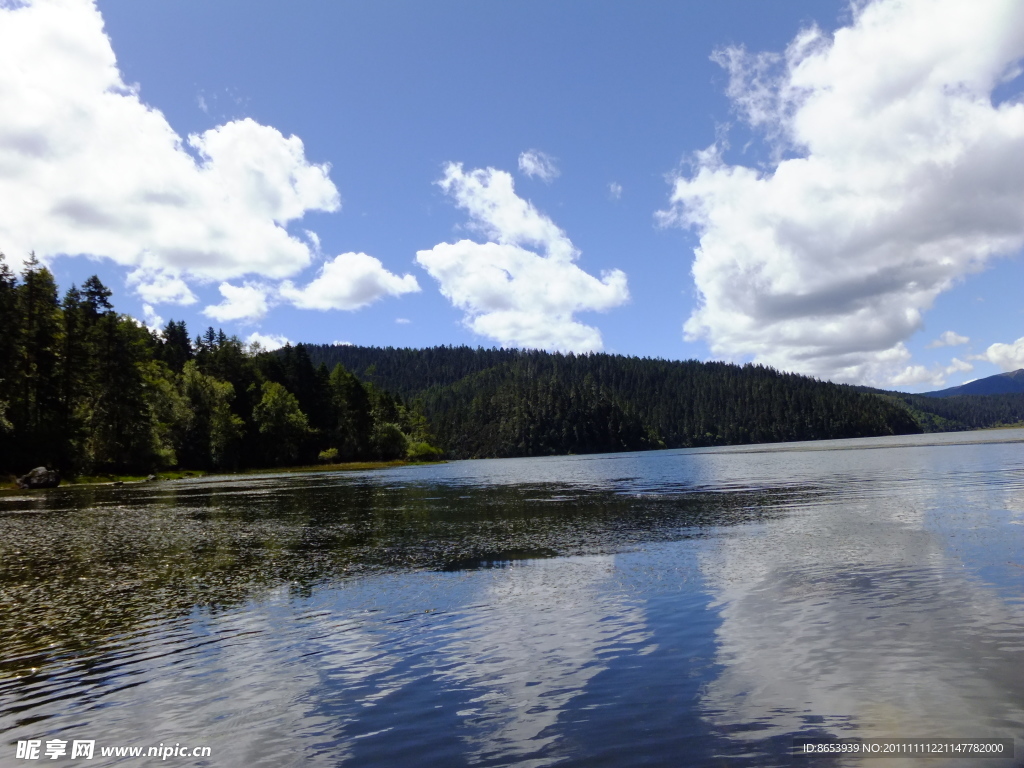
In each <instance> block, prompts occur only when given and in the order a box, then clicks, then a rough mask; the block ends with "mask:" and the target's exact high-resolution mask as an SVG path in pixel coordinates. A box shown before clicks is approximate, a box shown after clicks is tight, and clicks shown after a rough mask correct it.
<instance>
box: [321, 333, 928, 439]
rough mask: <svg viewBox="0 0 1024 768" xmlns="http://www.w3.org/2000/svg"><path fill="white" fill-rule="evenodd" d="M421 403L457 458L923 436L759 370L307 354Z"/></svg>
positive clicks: (608, 360) (886, 412)
mask: <svg viewBox="0 0 1024 768" xmlns="http://www.w3.org/2000/svg"><path fill="white" fill-rule="evenodd" d="M306 350H307V352H308V354H309V356H310V358H311V360H313V361H314V362H316V363H322V364H328V365H330V364H337V363H340V364H342V365H344V366H345V367H346V368H347V369H348V370H351V371H352V372H353V373H355V374H356V375H357V376H359V377H360V378H363V379H365V380H370V381H373V382H375V383H376V384H377V385H378V386H382V387H386V388H388V389H390V390H392V391H394V392H398V393H400V394H401V395H402V396H403V397H415V398H418V400H419V401H420V402H421V403H422V408H423V413H424V414H425V415H426V417H427V419H428V422H429V424H430V428H431V430H432V431H433V433H434V434H435V435H437V438H438V441H439V444H440V445H441V446H442V447H443V448H444V449H445V450H446V451H447V452H448V453H449V455H451V456H453V457H477V456H479V457H482V456H541V455H550V454H561V453H592V452H603V451H620V450H644V449H648V448H683V447H695V446H715V445H735V444H742V443H766V442H780V441H790V440H821V439H826V438H850V437H869V436H876V435H891V434H909V433H917V432H921V431H922V426H921V424H920V423H919V422H918V421H917V420H916V419H915V418H914V415H913V414H912V413H911V412H910V411H909V410H908V408H907V407H906V406H905V404H903V403H901V402H896V401H894V400H893V399H891V398H884V397H880V396H877V395H874V394H870V393H864V392H860V391H858V390H857V389H855V388H854V387H850V386H846V385H839V384H831V383H828V382H822V381H818V380H816V379H812V378H809V377H806V376H800V375H798V374H792V373H782V372H780V371H776V370H774V369H772V368H769V367H766V366H762V365H750V364H748V365H744V366H739V365H732V364H729V363H721V362H698V361H696V360H688V361H671V360H660V359H651V358H639V357H626V356H621V355H608V354H584V355H574V354H558V353H549V352H540V351H537V350H515V349H502V350H499V349H472V348H469V347H433V348H430V349H394V348H385V349H382V348H375V347H352V346H327V345H317V346H314V345H307V346H306Z"/></svg>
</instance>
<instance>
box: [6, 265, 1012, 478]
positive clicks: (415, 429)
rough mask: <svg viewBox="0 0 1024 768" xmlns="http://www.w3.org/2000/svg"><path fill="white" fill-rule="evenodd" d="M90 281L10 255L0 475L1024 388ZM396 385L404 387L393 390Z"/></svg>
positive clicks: (527, 435)
mask: <svg viewBox="0 0 1024 768" xmlns="http://www.w3.org/2000/svg"><path fill="white" fill-rule="evenodd" d="M110 298H111V292H110V291H109V290H108V289H107V288H106V287H105V286H104V285H103V284H102V283H101V282H100V281H99V280H98V279H97V278H95V277H92V278H89V279H88V280H86V281H85V283H84V284H83V285H82V287H81V288H78V287H75V286H72V287H71V289H70V290H68V291H67V292H66V293H65V295H64V296H63V298H58V292H57V287H56V284H55V282H54V279H53V276H52V275H51V274H50V272H49V271H48V270H47V269H46V268H45V267H43V266H41V265H40V264H39V263H38V262H37V261H35V259H32V260H31V261H30V262H29V263H28V265H27V267H26V269H25V271H24V272H23V274H22V275H20V276H15V275H14V274H13V273H12V272H11V270H10V269H9V268H8V267H7V265H6V263H5V262H4V260H3V257H2V254H0V329H2V333H0V474H2V475H7V476H10V475H12V474H21V473H23V472H25V471H27V470H28V469H30V468H32V467H35V466H39V465H48V466H51V467H55V468H58V469H60V470H61V471H62V472H64V473H66V474H82V473H121V472H132V473H148V472H152V471H156V470H159V469H165V468H187V469H241V468H247V467H271V466H282V465H286V464H303V463H312V462H315V461H322V462H334V461H345V460H367V459H395V458H431V457H435V456H437V455H438V453H439V451H438V449H437V448H434V447H433V446H434V445H436V446H438V448H440V449H442V450H443V451H444V452H445V454H446V455H448V456H449V457H452V458H463V457H485V456H487V457H505V456H542V455H551V454H566V453H593V452H605V451H623V450H645V449H651V448H676V447H686V446H711V445H729V444H739V443H758V442H779V441H786V440H817V439H824V438H844V437H865V436H871V435H888V434H907V433H914V432H920V431H922V430H925V431H939V430H949V429H972V428H978V427H987V426H994V425H998V424H1013V423H1020V422H1022V421H1024V395H1022V394H1018V395H994V396H962V397H949V398H931V397H925V396H922V395H906V394H902V393H894V392H882V391H877V390H866V389H864V388H857V387H849V386H843V385H837V384H830V383H826V382H821V381H817V380H815V379H810V378H807V377H804V376H799V375H796V374H789V373H780V372H778V371H775V370H772V369H770V368H766V367H763V366H759V365H745V366H737V365H731V364H727V363H717V362H708V363H701V362H697V361H692V360H691V361H683V362H678V361H668V360H657V359H649V358H636V357H623V356H619V355H607V354H588V355H572V354H568V355H562V354H554V353H547V352H539V351H535V350H508V349H504V350H501V349H471V348H469V347H434V348H430V349H419V350H416V349H391V348H388V349H380V348H373V347H353V346H316V345H299V346H296V347H290V346H289V347H285V348H284V349H282V350H278V351H276V352H272V353H269V352H265V351H263V350H261V349H259V348H258V347H247V346H246V345H244V344H243V343H242V342H241V341H239V339H238V338H236V337H233V336H232V337H229V336H227V335H225V334H224V333H223V332H222V331H220V332H218V331H215V330H214V329H213V328H209V329H207V330H206V331H205V332H204V333H203V334H202V335H200V336H197V337H195V338H191V337H190V335H189V332H188V329H187V328H186V327H185V324H184V323H181V322H174V321H171V322H170V323H168V324H167V325H166V327H164V328H163V329H161V330H159V331H156V330H151V329H149V328H146V327H145V326H144V325H142V324H141V323H139V322H138V321H137V320H134V319H133V318H131V317H129V316H127V315H123V314H119V313H118V312H116V311H115V310H114V308H113V306H112V304H111V301H110ZM391 393H393V394H391Z"/></svg>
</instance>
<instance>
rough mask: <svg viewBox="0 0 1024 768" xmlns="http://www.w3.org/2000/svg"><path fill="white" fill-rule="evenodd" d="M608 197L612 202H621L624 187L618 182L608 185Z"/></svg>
mask: <svg viewBox="0 0 1024 768" xmlns="http://www.w3.org/2000/svg"><path fill="white" fill-rule="evenodd" d="M608 197H609V198H610V199H611V200H619V199H621V198H622V185H621V184H619V183H618V182H615V181H613V182H611V183H610V184H609V185H608Z"/></svg>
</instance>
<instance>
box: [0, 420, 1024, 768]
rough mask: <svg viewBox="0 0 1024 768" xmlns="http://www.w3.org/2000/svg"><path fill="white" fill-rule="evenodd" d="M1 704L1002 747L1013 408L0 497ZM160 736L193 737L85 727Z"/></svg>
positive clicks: (528, 752)
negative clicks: (929, 419) (670, 442)
mask: <svg viewBox="0 0 1024 768" xmlns="http://www.w3.org/2000/svg"><path fill="white" fill-rule="evenodd" d="M0 731H2V735H3V739H2V742H0V766H8V765H31V764H36V763H34V762H33V761H31V760H25V759H19V758H18V756H17V752H18V749H19V742H21V743H22V744H21V749H22V750H25V749H28V746H27V745H28V744H29V742H31V741H33V740H35V741H38V742H39V745H38V749H39V755H40V758H39V759H40V760H47V764H49V758H48V757H47V755H46V753H45V750H46V749H48V748H50V749H52V750H55V751H59V750H60V749H61V745H60V742H66V746H65V747H64V749H65V750H66V754H62V755H59V758H58V759H59V762H57V763H54V764H55V765H64V764H81V765H90V766H91V765H113V764H121V765H149V764H157V763H160V764H162V765H200V766H202V765H208V766H247V767H248V766H275V767H277V766H291V765H302V766H338V765H344V766H446V767H447V766H454V767H459V766H511V765H515V766H531V767H539V766H549V765H552V766H553V765H558V766H588V767H590V766H682V765H687V766H721V765H728V766H734V765H735V766H771V765H805V766H811V765H858V764H876V763H875V761H873V760H861V759H860V758H856V757H846V758H836V757H804V756H799V757H796V756H793V755H792V751H793V738H794V737H795V736H812V737H824V736H834V737H860V738H885V739H894V738H915V739H916V738H926V737H927V738H939V737H947V738H957V739H960V738H982V737H1000V738H1015V739H1016V740H1017V741H1016V753H1015V754H1016V757H1015V758H1014V759H1001V760H1000V759H990V760H982V761H979V760H978V759H976V758H974V759H968V758H955V757H949V758H943V759H929V760H926V761H924V763H923V764H925V765H928V766H938V765H978V764H982V765H991V766H1003V765H1024V740H1022V738H1024V430H994V431H987V432H970V433H955V434H940V435H918V436H907V437H887V438H870V439H859V440H838V441H825V442H816V443H788V444H779V445H757V446H740V447H732V448H715V449H693V450H673V451H657V452H650V453H630V454H615V455H595V456H570V457H551V458H538V459H503V460H480V461H462V462H452V463H449V464H443V465H432V466H410V467H404V468H398V469H390V470H380V471H368V472H353V473H317V474H289V475H280V474H279V475H273V474H267V475H261V476H246V477H237V476H236V477H219V478H216V477H215V478H203V479H195V480H182V481H167V482H161V483H153V484H139V485H126V486H123V487H112V486H91V487H90V486H81V487H66V488H59V489H55V490H53V491H47V492H38V493H32V494H24V495H18V496H5V497H0ZM79 740H80V741H83V742H87V741H92V742H94V749H95V753H94V757H93V759H92V760H91V761H90V760H86V759H85V758H84V756H82V755H81V754H79V756H77V757H74V758H72V757H71V754H72V749H73V745H74V742H75V741H79ZM48 742H53V745H52V746H48ZM158 745H160V748H162V749H164V750H165V752H163V753H157V754H166V750H170V749H177V747H175V745H180V748H181V749H185V748H188V749H192V748H194V747H208V748H209V756H208V757H206V756H202V754H201V753H197V754H199V755H200V756H198V757H192V756H190V755H191V753H189V756H182V755H181V754H180V750H179V752H178V753H177V754H170V756H167V757H166V759H163V760H161V759H159V758H157V757H153V758H150V759H149V760H146V759H145V758H138V757H136V758H132V757H121V758H117V757H112V756H104V755H102V754H101V749H102V748H118V747H136V746H137V747H142V748H143V749H148V748H149V747H151V746H154V747H156V746H158ZM83 749H84V747H83ZM111 754H115V753H111ZM143 754H145V752H143ZM901 764H906V765H910V764H914V765H920V764H922V761H921V760H919V759H891V760H886V761H884V762H882V763H881V765H883V766H885V767H886V768H890V766H892V767H893V768H894V767H895V766H897V765H901Z"/></svg>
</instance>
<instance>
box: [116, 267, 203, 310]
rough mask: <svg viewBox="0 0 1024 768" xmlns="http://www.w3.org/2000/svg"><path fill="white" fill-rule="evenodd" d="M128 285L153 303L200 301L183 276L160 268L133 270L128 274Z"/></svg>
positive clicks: (190, 302)
mask: <svg viewBox="0 0 1024 768" xmlns="http://www.w3.org/2000/svg"><path fill="white" fill-rule="evenodd" d="M128 286H129V287H130V288H132V289H134V291H135V293H136V294H138V295H139V297H140V298H141V299H142V300H143V301H145V302H149V303H151V304H195V303H196V302H197V301H198V299H197V298H196V296H195V294H194V293H192V290H191V289H190V288H189V287H188V284H187V283H186V282H185V281H184V280H182V279H181V277H179V276H178V275H174V274H171V273H169V272H166V271H163V270H160V269H145V268H141V267H140V268H139V269H136V270H133V271H132V272H131V273H129V275H128Z"/></svg>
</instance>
